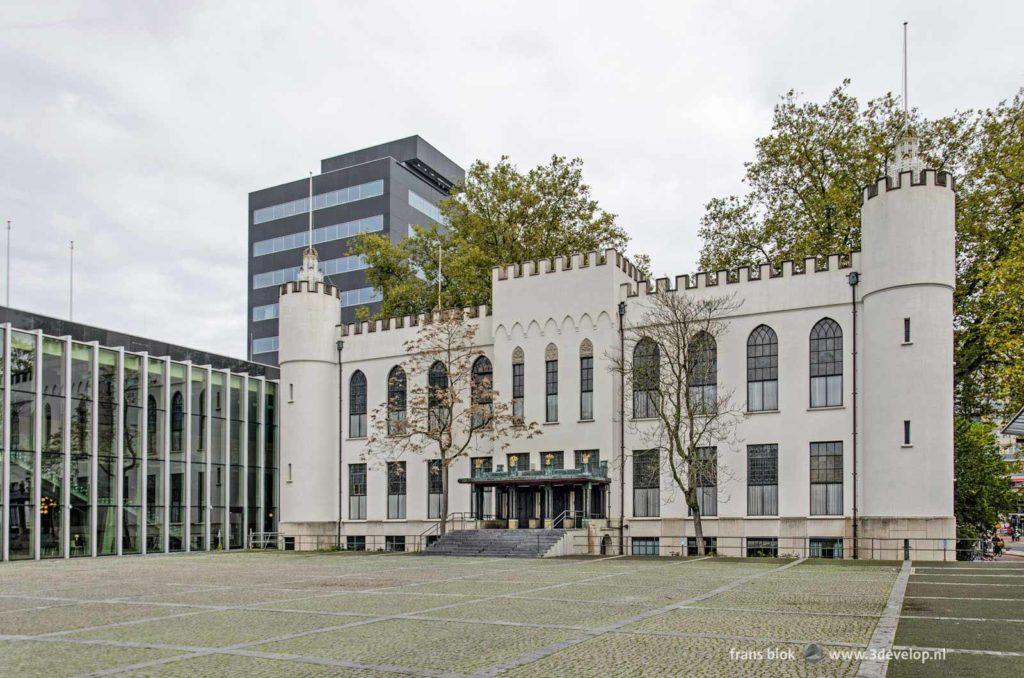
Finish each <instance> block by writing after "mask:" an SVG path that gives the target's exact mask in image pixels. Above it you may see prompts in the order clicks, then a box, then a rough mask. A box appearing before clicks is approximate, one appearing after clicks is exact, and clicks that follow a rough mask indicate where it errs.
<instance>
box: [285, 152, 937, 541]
mask: <svg viewBox="0 0 1024 678" xmlns="http://www.w3.org/2000/svg"><path fill="white" fill-rule="evenodd" d="M863 204H864V206H863V209H862V233H863V235H862V244H863V247H862V251H861V252H854V253H852V254H850V255H847V256H842V257H841V256H839V255H831V256H829V257H828V258H827V260H824V261H821V262H819V263H818V265H817V266H816V265H815V261H814V260H813V259H809V260H807V261H806V262H801V263H797V264H794V263H793V262H783V263H782V265H781V269H780V270H778V271H774V272H773V271H771V270H770V268H769V267H768V266H767V265H765V266H761V267H760V269H759V270H748V269H746V268H741V269H739V270H737V271H729V272H727V271H719V272H715V273H709V274H706V273H699V274H697V275H696V276H693V277H690V276H679V277H677V278H676V279H675V280H669V279H661V280H658V281H656V282H655V283H651V284H649V283H647V282H646V281H640V280H638V278H639V276H638V275H637V274H636V271H635V269H634V268H633V267H632V265H630V264H629V263H628V262H627V261H626V260H625V259H624V258H623V257H622V256H621V255H620V254H618V253H616V252H614V251H607V252H605V253H595V252H591V253H589V254H584V255H574V256H572V257H570V258H567V259H562V258H559V259H555V260H552V261H546V260H545V261H540V262H527V263H525V264H523V265H521V266H509V267H507V268H504V269H495V271H494V273H493V276H494V278H493V304H492V307H491V308H489V309H488V308H481V309H473V315H474V316H475V317H474V318H473V319H472V320H471V322H473V323H476V324H477V325H478V332H477V337H478V339H479V340H480V344H481V345H480V349H481V351H482V352H483V353H484V354H486V355H487V356H488V357H489V358H490V360H491V362H492V364H493V369H494V385H495V389H496V390H497V391H498V393H499V394H501V395H502V397H504V398H510V396H511V391H512V385H511V380H512V356H513V351H514V350H515V349H516V348H517V347H518V348H521V349H522V351H523V355H524V376H525V388H524V391H525V393H524V405H525V418H526V420H527V421H536V422H540V423H541V429H542V431H543V434H542V435H541V436H539V437H536V438H534V439H532V440H517V441H514V442H513V443H512V447H511V449H512V451H513V452H515V453H516V454H518V455H520V456H522V455H526V454H528V455H529V463H530V466H531V467H532V468H540V466H541V465H542V464H543V457H542V455H544V454H545V453H548V452H553V451H561V452H562V453H563V455H564V462H563V463H564V466H565V467H566V468H571V467H573V465H574V463H575V459H574V453H575V451H577V450H597V451H598V452H599V455H600V460H601V461H602V462H605V461H606V462H608V474H609V480H610V483H609V485H608V486H607V502H606V505H605V511H606V515H605V516H604V517H603V518H601V519H594V520H592V521H590V523H591V524H590V527H589V529H590V533H591V536H598V537H601V536H605V535H607V536H609V537H610V538H611V539H612V540H613V541H616V542H617V541H618V539H619V536H620V535H623V537H624V543H625V544H626V548H629V546H628V544H629V541H630V540H632V541H633V542H634V543H644V544H645V546H646V547H648V548H649V547H650V546H651V545H652V544H653V547H654V548H656V549H657V552H660V553H678V552H679V550H680V546H681V543H682V542H681V539H682V538H683V537H685V536H692V535H693V526H692V520H691V519H689V518H688V517H687V509H686V505H685V503H684V502H683V500H682V496H681V493H679V492H678V491H677V490H674V489H673V483H672V480H671V477H670V475H669V474H668V472H667V463H666V462H665V461H664V460H662V464H661V469H662V482H661V492H660V504H661V505H660V511H659V515H658V516H657V517H638V516H636V515H634V514H635V511H634V506H633V491H632V490H633V488H632V474H633V471H632V468H633V467H632V456H633V452H634V451H635V450H637V449H642V447H643V446H644V443H643V440H644V439H645V438H644V436H643V427H645V426H652V425H653V424H652V423H650V422H644V421H634V420H633V419H632V416H631V415H632V403H631V402H630V398H629V394H628V386H627V397H626V402H625V403H624V405H625V406H624V411H625V422H624V425H623V426H622V429H623V430H624V432H625V436H624V437H625V440H624V441H623V440H622V436H620V416H619V412H620V396H621V394H620V388H619V376H618V374H617V373H615V372H613V371H612V370H611V365H610V360H609V356H611V355H613V354H615V352H617V351H618V350H619V340H620V335H619V322H620V320H619V312H618V308H619V304H620V302H625V315H624V318H623V322H624V323H625V325H626V327H627V328H629V327H633V326H634V325H635V324H636V323H638V322H639V321H640V319H641V318H642V317H643V316H644V308H645V305H646V304H647V303H649V298H650V295H652V294H686V295H694V296H702V295H704V296H713V295H723V294H730V295H735V299H736V301H737V302H740V305H739V308H738V309H737V310H736V311H735V312H734V313H733V314H732V315H731V316H730V317H729V318H728V319H727V327H726V331H725V333H724V334H723V336H721V338H720V339H719V341H718V345H717V360H718V363H717V364H718V372H717V380H718V389H719V391H720V392H723V391H729V392H732V394H733V398H734V400H737V401H738V404H739V406H740V407H743V405H744V403H745V400H746V393H747V372H746V370H747V366H746V365H747V359H746V358H747V340H748V337H749V336H750V334H751V332H752V330H754V328H756V327H757V326H759V325H762V324H765V325H768V326H770V327H771V328H772V329H773V330H774V331H775V333H776V335H777V337H778V408H777V410H774V411H768V412H756V413H755V412H750V413H745V414H744V415H743V416H742V418H741V420H740V422H739V424H738V426H737V430H736V435H735V438H736V439H735V440H732V441H720V442H718V445H717V447H718V460H719V467H720V469H722V472H721V473H720V487H719V490H718V511H717V515H716V516H706V517H705V518H704V521H703V522H704V534H705V536H710V537H717V538H718V552H719V553H722V554H739V553H742V552H744V550H745V549H746V547H747V543H748V540H750V539H753V538H776V539H778V551H779V553H793V552H795V553H800V552H806V550H807V548H808V545H809V543H810V541H809V540H811V539H816V538H835V539H839V540H841V541H840V543H841V544H842V546H843V550H842V553H843V554H844V555H845V556H846V557H849V556H851V555H852V552H853V542H852V538H853V536H854V528H853V512H854V485H855V484H856V488H857V489H856V503H857V514H858V523H857V528H858V536H859V537H860V538H861V539H860V541H859V543H858V553H859V555H860V557H862V558H869V557H875V558H880V557H886V558H899V557H903V555H904V551H905V549H909V551H910V552H911V555H912V556H913V557H915V558H920V559H927V558H937V559H953V553H954V551H953V550H954V548H955V544H954V538H955V525H954V519H953V376H952V375H953V315H952V294H953V285H954V210H955V208H954V192H953V187H952V178H951V177H949V176H948V175H946V174H943V173H936V172H933V171H924V172H919V173H916V174H912V173H911V172H903V173H902V174H900V175H899V177H897V178H895V179H880V180H879V181H878V183H877V184H876V185H873V186H869V187H867V188H866V189H865V191H864V203H863ZM822 264H825V265H822ZM851 272H856V273H857V274H858V275H859V285H857V287H856V288H852V287H851V284H850V280H849V274H850V273H851ZM282 292H283V293H282V297H281V340H280V357H281V389H282V396H283V397H282V411H281V415H280V417H281V483H282V487H281V531H282V533H284V534H295V535H302V534H316V533H323V534H330V533H337V534H340V535H341V536H342V539H345V537H347V536H349V535H405V536H407V537H412V538H415V537H416V536H417V535H420V534H421V533H423V532H424V531H425V530H427V529H429V528H430V527H431V526H432V525H433V524H434V523H436V521H433V520H430V519H428V513H427V511H428V499H427V463H426V460H425V459H423V458H421V457H416V458H411V459H407V460H406V462H407V481H406V492H407V495H406V517H405V518H404V519H400V520H389V519H388V518H387V497H386V493H387V490H386V477H385V470H384V464H383V462H382V461H377V462H375V461H374V458H373V457H372V456H371V455H369V454H368V451H367V449H366V440H365V439H361V438H353V437H350V435H349V431H348V430H347V428H348V427H347V422H348V415H349V399H348V388H349V383H350V379H351V377H352V374H353V373H354V372H355V371H357V370H359V371H361V372H362V373H363V374H364V375H365V376H366V380H367V385H368V386H367V392H368V398H367V399H368V410H370V411H372V410H373V409H374V407H376V406H378V405H379V404H381V403H383V402H385V400H386V397H387V395H386V389H387V383H388V372H389V370H391V368H392V367H394V366H395V365H397V364H400V363H401V362H402V361H403V360H404V359H405V355H404V350H403V343H404V342H405V341H406V340H408V339H410V338H411V337H412V336H414V335H415V333H416V332H418V331H419V329H420V325H422V323H423V322H424V318H423V317H422V316H421V317H420V318H413V317H406V318H401V319H391V320H387V321H375V322H373V323H362V324H358V325H347V326H340V325H337V317H338V316H337V310H336V305H337V299H336V291H333V288H331V287H330V286H325V285H323V284H322V283H319V284H318V283H307V282H297V283H289V284H287V285H285V286H284V288H283V290H282ZM854 298H855V301H853V299H854ZM855 314H856V322H857V327H856V332H855V331H854V315H855ZM823 318H831V319H833V320H834V321H836V322H837V323H838V324H839V326H840V327H841V329H842V334H843V369H842V374H843V377H842V403H841V404H840V405H838V406H832V407H821V408H812V407H810V396H809V393H810V381H809V380H810V367H809V364H810V361H809V336H810V332H811V329H812V327H813V326H814V325H815V323H817V322H818V321H820V320H821V319H823ZM907 319H909V320H907ZM908 322H909V332H910V336H909V340H907V336H906V335H905V332H906V331H907V323H908ZM855 335H856V336H855ZM584 340H589V341H590V342H591V343H592V345H593V358H594V371H593V380H594V386H593V403H594V404H593V418H592V420H588V421H581V419H580V346H581V343H582V342H583V341H584ZM338 341H343V343H344V347H343V349H342V350H340V352H339V349H338V346H337V342H338ZM551 345H554V347H556V348H557V353H558V413H559V416H558V422H557V423H544V422H545V390H544V389H545V353H546V351H548V350H549V346H551ZM854 348H855V349H856V358H855V355H854ZM339 356H340V360H341V362H340V367H339ZM855 359H856V368H855V367H854V361H855ZM854 377H856V379H854ZM855 380H856V384H857V393H856V395H855V394H854V381H855ZM339 384H340V387H341V389H340V400H341V407H340V410H339V407H338V403H339ZM854 403H856V408H855V407H854ZM855 412H856V414H855ZM339 418H340V429H339ZM855 421H856V430H857V431H858V433H857V436H856V448H857V449H856V454H857V464H856V480H855V478H854V475H855V474H854V461H853V459H854V422H855ZM905 422H909V424H905ZM906 426H909V429H910V430H909V435H910V438H909V443H908V442H906V439H905V437H904V436H905V435H906V434H907V433H908V432H907V431H906V430H905V427H906ZM825 441H828V442H841V443H842V453H843V463H842V469H843V487H842V505H843V510H842V515H829V516H818V515H811V499H810V452H809V449H810V445H811V443H814V442H825ZM754 444H775V445H777V446H778V512H777V513H778V514H777V515H773V516H750V515H748V514H747V489H746V486H747V446H748V445H754ZM620 449H624V451H625V454H624V456H623V455H622V454H620ZM493 452H494V450H493V449H491V446H489V445H488V444H485V443H484V442H478V443H477V446H476V448H475V449H474V450H473V452H472V453H471V454H470V455H469V457H478V456H490V455H492V453H493ZM469 457H467V458H465V459H460V460H459V461H458V462H457V463H456V465H455V466H454V467H453V469H452V479H453V482H452V484H451V492H450V499H449V501H450V504H449V511H450V512H452V513H455V512H470V511H471V510H472V506H471V496H472V493H471V490H470V487H469V486H468V485H466V484H459V483H456V482H454V480H455V479H457V478H467V477H469V476H470V475H471V462H470V459H469ZM499 457H500V458H499ZM505 457H506V454H505V452H504V451H502V452H501V453H500V454H498V455H494V458H493V459H492V466H493V467H494V468H495V469H497V467H498V466H499V465H501V466H505V465H506V463H507V460H506V458H505ZM363 461H368V462H369V467H368V472H367V481H366V486H367V491H366V496H367V499H366V517H365V519H360V520H353V519H351V517H350V516H349V515H347V507H348V506H349V497H348V490H349V488H348V482H349V481H348V477H347V473H348V465H349V464H351V463H360V462H363ZM623 462H624V463H623ZM289 469H291V470H290V471H289ZM493 496H494V495H492V498H491V499H489V500H488V501H489V504H488V506H486V507H485V512H491V511H493V510H495V508H497V507H496V506H495V504H494V501H495V500H494V499H493ZM620 497H622V498H624V501H622V500H620ZM339 498H340V502H339ZM576 508H579V507H578V506H577V507H576ZM620 516H621V517H622V519H623V520H622V521H620ZM548 517H550V516H548ZM645 537H646V538H653V537H657V538H658V539H659V541H658V542H657V543H655V542H650V541H647V542H644V541H643V540H642V539H638V538H645ZM904 540H909V541H904ZM589 543H598V542H594V541H593V540H591V541H590V542H589Z"/></svg>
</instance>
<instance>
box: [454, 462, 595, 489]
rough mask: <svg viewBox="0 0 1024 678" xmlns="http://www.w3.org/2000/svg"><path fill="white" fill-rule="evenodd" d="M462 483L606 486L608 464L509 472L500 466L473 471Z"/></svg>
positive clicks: (480, 485) (485, 485) (476, 484)
mask: <svg viewBox="0 0 1024 678" xmlns="http://www.w3.org/2000/svg"><path fill="white" fill-rule="evenodd" d="M459 482H460V483H466V484H469V485H473V486H476V487H497V486H507V485H585V484H587V483H590V484H595V485H606V484H608V483H609V482H611V481H610V480H609V479H608V462H601V463H600V464H590V465H587V466H583V467H581V468H565V469H562V468H553V467H545V468H542V469H518V468H515V467H513V468H510V469H508V470H507V471H506V470H504V469H503V467H501V466H498V470H496V471H485V470H483V469H473V475H472V476H470V477H469V478H459Z"/></svg>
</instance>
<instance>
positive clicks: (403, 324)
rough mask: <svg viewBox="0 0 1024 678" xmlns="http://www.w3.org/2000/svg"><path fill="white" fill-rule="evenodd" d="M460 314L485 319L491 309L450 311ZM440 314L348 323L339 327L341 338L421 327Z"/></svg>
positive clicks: (487, 307) (466, 308) (467, 307)
mask: <svg viewBox="0 0 1024 678" xmlns="http://www.w3.org/2000/svg"><path fill="white" fill-rule="evenodd" d="M451 311H458V312H461V313H462V317H463V318H485V317H487V316H489V315H491V307H490V306H487V305H486V304H483V305H480V306H465V307H463V308H461V309H451ZM440 319H441V313H440V312H438V311H434V312H432V313H419V314H416V315H404V316H395V317H393V318H379V319H377V320H368V321H363V322H357V323H348V324H344V325H341V326H340V332H341V336H343V337H348V336H354V335H359V334H372V333H374V332H387V331H388V330H401V329H409V328H412V327H421V326H423V325H429V324H431V323H434V322H438V321H439V320H440Z"/></svg>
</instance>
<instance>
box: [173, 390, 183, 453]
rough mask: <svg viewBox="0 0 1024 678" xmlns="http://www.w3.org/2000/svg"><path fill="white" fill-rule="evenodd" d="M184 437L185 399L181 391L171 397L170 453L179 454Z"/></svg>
mask: <svg viewBox="0 0 1024 678" xmlns="http://www.w3.org/2000/svg"><path fill="white" fill-rule="evenodd" d="M184 437H185V398H184V397H183V396H182V395H181V391H175V392H174V395H173V396H171V452H181V451H182V450H183V449H184V447H183V446H182V442H183V440H182V439H183V438H184Z"/></svg>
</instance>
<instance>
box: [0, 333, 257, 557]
mask: <svg viewBox="0 0 1024 678" xmlns="http://www.w3.org/2000/svg"><path fill="white" fill-rule="evenodd" d="M0 347H2V352H0V413H2V416H0V476H2V477H0V479H2V485H0V488H3V491H2V492H0V535H2V539H0V545H2V549H0V553H2V557H3V560H19V559H38V558H73V557H91V556H105V555H122V554H144V553H163V552H175V551H204V550H210V549H226V548H242V547H244V546H245V545H246V541H247V540H246V535H247V534H249V533H250V532H255V531H274V530H276V527H277V409H276V404H277V403H276V396H277V385H276V383H275V382H273V381H268V380H267V379H266V378H265V377H263V376H253V375H249V374H239V373H236V372H232V371H229V370H220V369H213V368H211V367H209V366H206V365H193V364H190V363H188V362H178V361H175V360H171V359H170V358H167V357H157V356H151V355H147V354H145V353H142V354H137V353H130V352H126V351H124V350H123V349H122V348H113V347H105V346H99V345H97V344H96V343H95V342H93V343H81V342H76V341H73V340H72V339H71V338H69V337H51V336H47V335H44V334H43V333H42V332H39V331H33V332H24V331H20V330H17V329H12V328H11V327H10V325H0Z"/></svg>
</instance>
